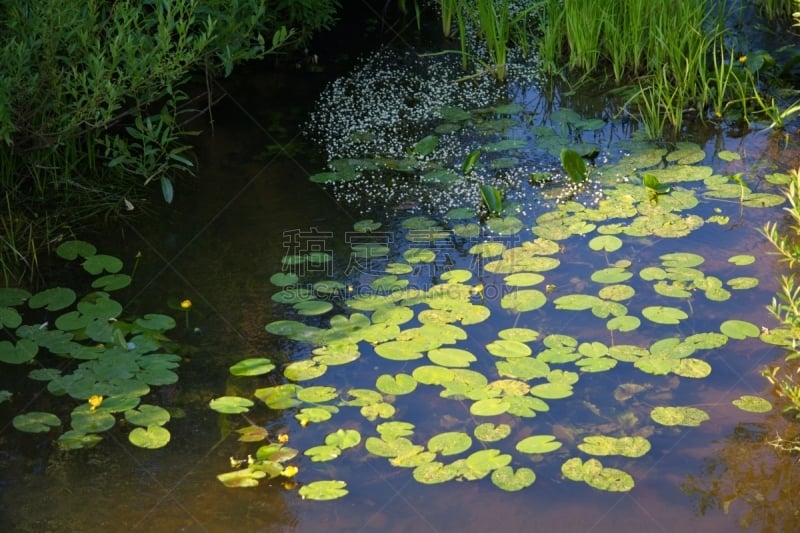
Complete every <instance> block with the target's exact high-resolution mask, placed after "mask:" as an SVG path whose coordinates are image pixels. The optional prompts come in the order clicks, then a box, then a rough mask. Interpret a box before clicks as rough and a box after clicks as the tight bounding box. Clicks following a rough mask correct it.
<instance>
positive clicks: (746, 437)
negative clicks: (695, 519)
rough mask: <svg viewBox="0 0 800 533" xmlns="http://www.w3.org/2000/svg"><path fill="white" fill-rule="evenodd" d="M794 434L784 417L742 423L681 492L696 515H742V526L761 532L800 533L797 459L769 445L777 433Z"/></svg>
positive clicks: (773, 415) (690, 477) (775, 416)
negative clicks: (687, 497) (758, 422)
mask: <svg viewBox="0 0 800 533" xmlns="http://www.w3.org/2000/svg"><path fill="white" fill-rule="evenodd" d="M786 431H793V432H794V433H793V438H794V439H797V434H796V431H797V427H796V426H795V427H794V429H792V428H790V427H787V426H786V421H785V419H783V417H781V416H780V415H779V414H778V413H773V414H772V415H767V419H766V420H765V421H764V423H761V424H758V425H756V424H740V425H739V426H737V427H736V428H735V430H734V431H733V433H732V434H731V435H729V436H727V437H726V438H725V440H724V441H723V442H722V445H721V446H720V447H719V449H717V450H715V452H714V457H713V458H709V459H707V460H705V461H704V465H703V468H702V471H700V472H698V473H697V474H696V475H691V476H689V477H688V478H687V479H686V481H685V482H684V483H683V484H682V486H681V490H682V491H683V492H684V493H686V494H687V495H688V496H689V497H691V498H692V500H694V502H695V506H696V512H697V513H698V514H699V515H707V514H710V513H711V512H712V511H720V510H721V511H723V512H725V513H728V512H738V513H740V514H741V515H742V518H741V520H740V525H741V526H742V527H744V528H748V529H753V530H755V531H798V530H800V513H799V512H798V505H797V495H798V494H800V476H798V475H797V460H796V455H793V454H787V453H784V452H782V451H780V450H777V449H775V448H771V447H769V446H765V445H764V444H765V442H768V441H769V439H770V438H771V437H772V435H773V434H774V433H776V432H780V433H784V432H786Z"/></svg>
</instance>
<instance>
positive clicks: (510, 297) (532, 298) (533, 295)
mask: <svg viewBox="0 0 800 533" xmlns="http://www.w3.org/2000/svg"><path fill="white" fill-rule="evenodd" d="M546 302H547V297H546V296H545V295H544V293H543V292H541V291H537V290H535V289H525V290H516V291H514V292H512V293H509V294H506V295H505V296H503V298H502V299H501V300H500V306H501V307H502V308H503V309H509V310H511V311H515V312H517V313H522V312H525V311H534V310H536V309H539V308H540V307H542V306H543V305H544V304H545V303H546Z"/></svg>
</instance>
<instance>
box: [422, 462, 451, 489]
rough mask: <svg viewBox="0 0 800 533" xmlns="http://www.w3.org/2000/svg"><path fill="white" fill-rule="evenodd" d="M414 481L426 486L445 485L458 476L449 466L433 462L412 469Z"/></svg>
mask: <svg viewBox="0 0 800 533" xmlns="http://www.w3.org/2000/svg"><path fill="white" fill-rule="evenodd" d="M413 475H414V479H416V480H417V481H418V482H420V483H424V484H426V485H434V484H437V483H446V482H447V481H450V480H451V479H454V478H455V477H456V476H457V475H458V470H457V469H455V468H453V467H452V466H450V465H447V466H445V465H444V464H442V463H440V462H438V461H435V462H431V463H426V464H422V465H419V466H418V467H416V468H415V469H414V473H413Z"/></svg>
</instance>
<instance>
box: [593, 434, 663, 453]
mask: <svg viewBox="0 0 800 533" xmlns="http://www.w3.org/2000/svg"><path fill="white" fill-rule="evenodd" d="M578 449H579V450H581V451H582V452H584V453H588V454H591V455H600V456H603V455H622V456H624V457H641V456H643V455H644V454H646V453H647V452H648V451H650V441H648V440H647V439H645V438H644V437H639V436H636V437H619V438H616V437H608V436H605V435H593V436H589V437H584V438H583V442H582V443H580V444H578Z"/></svg>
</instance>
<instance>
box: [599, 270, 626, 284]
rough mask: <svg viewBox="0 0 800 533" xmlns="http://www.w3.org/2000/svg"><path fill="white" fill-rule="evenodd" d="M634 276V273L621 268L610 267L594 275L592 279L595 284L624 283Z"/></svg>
mask: <svg viewBox="0 0 800 533" xmlns="http://www.w3.org/2000/svg"><path fill="white" fill-rule="evenodd" d="M632 276H633V273H632V272H629V271H628V270H627V269H624V268H619V267H609V268H603V269H601V270H597V271H595V272H593V273H592V276H591V279H592V281H594V282H595V283H622V282H623V281H627V280H629V279H630V278H631V277H632Z"/></svg>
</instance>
